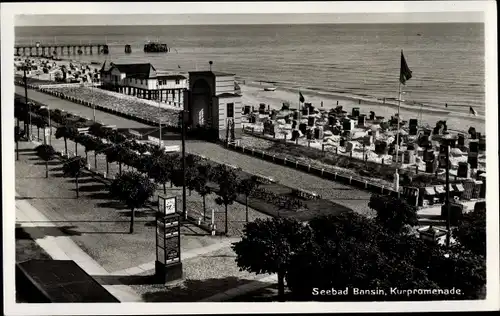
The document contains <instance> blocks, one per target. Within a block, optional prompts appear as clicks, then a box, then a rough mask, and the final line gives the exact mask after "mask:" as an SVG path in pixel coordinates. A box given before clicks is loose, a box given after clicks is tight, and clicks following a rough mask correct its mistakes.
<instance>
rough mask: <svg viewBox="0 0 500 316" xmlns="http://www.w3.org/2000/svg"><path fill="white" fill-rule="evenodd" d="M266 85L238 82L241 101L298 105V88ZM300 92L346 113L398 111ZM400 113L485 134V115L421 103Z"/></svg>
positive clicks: (404, 107)
mask: <svg viewBox="0 0 500 316" xmlns="http://www.w3.org/2000/svg"><path fill="white" fill-rule="evenodd" d="M266 86H269V84H268V85H265V84H262V85H260V84H259V83H258V82H246V83H245V84H240V87H241V90H242V93H243V100H242V101H243V104H244V105H250V106H254V107H255V108H256V109H257V108H258V106H259V104H260V103H265V104H267V105H269V106H270V108H271V109H281V106H282V104H283V102H289V103H290V106H291V108H292V109H294V108H295V109H297V108H298V106H299V94H298V91H295V92H294V91H289V90H287V89H285V88H281V87H278V88H277V89H276V90H275V91H264V87H266ZM301 92H302V94H303V95H304V98H305V102H310V103H312V104H313V106H315V107H316V108H321V102H323V108H324V109H325V110H329V109H331V108H335V107H336V106H337V101H338V105H341V106H343V108H344V110H345V111H347V112H348V113H350V112H351V110H352V108H353V107H359V108H360V112H361V113H362V114H369V113H370V111H374V112H375V114H376V115H377V116H384V117H386V118H390V117H391V116H393V115H394V114H396V113H397V111H398V107H397V104H392V103H387V102H386V104H384V103H382V102H373V101H366V100H362V101H361V104H359V100H357V99H352V98H346V97H340V96H333V95H328V94H322V93H319V92H310V91H307V92H306V91H301ZM393 102H394V101H393ZM400 115H401V118H402V119H404V120H409V119H410V118H417V119H419V118H420V115H421V117H422V121H423V124H424V125H430V126H432V127H433V126H435V124H436V122H437V121H438V120H446V121H447V125H448V128H449V129H452V130H457V131H467V130H468V129H469V127H470V126H473V127H475V128H476V130H477V131H478V132H482V133H484V131H485V124H486V122H485V118H484V116H481V115H478V116H473V115H468V114H464V113H458V112H450V111H446V110H439V109H435V108H427V107H423V108H422V110H421V109H420V106H417V105H414V106H412V105H406V104H405V105H403V104H402V105H401V108H400Z"/></svg>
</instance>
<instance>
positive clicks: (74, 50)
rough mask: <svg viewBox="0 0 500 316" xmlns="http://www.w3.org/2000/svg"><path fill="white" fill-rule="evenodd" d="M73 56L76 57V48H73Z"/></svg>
mask: <svg viewBox="0 0 500 316" xmlns="http://www.w3.org/2000/svg"><path fill="white" fill-rule="evenodd" d="M73 55H76V46H73Z"/></svg>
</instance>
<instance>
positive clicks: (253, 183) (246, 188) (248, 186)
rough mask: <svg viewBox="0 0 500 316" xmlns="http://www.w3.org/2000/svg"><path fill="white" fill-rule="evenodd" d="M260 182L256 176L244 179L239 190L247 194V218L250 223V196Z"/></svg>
mask: <svg viewBox="0 0 500 316" xmlns="http://www.w3.org/2000/svg"><path fill="white" fill-rule="evenodd" d="M258 186H259V182H258V181H257V177H256V176H251V177H250V178H247V179H243V180H241V182H240V183H239V186H238V192H239V193H241V194H244V195H245V219H246V222H247V223H248V197H249V196H250V195H251V194H252V193H253V192H254V191H255V189H257V188H258Z"/></svg>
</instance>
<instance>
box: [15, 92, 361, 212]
mask: <svg viewBox="0 0 500 316" xmlns="http://www.w3.org/2000/svg"><path fill="white" fill-rule="evenodd" d="M15 88H16V93H19V94H22V95H24V92H23V88H22V87H18V86H16V87H15ZM28 98H31V99H34V100H36V101H39V102H42V103H45V104H49V105H50V107H51V108H59V109H64V110H66V111H70V112H72V113H74V114H77V115H81V116H83V117H89V118H90V117H92V109H91V108H87V107H85V106H83V105H79V104H76V103H73V102H69V101H67V100H62V99H59V98H56V97H53V96H51V95H47V94H44V93H40V92H37V91H35V90H28ZM96 117H97V119H98V121H101V122H102V123H104V124H109V125H115V126H116V127H117V128H141V127H148V126H147V125H144V124H141V123H138V122H135V121H132V120H128V119H125V118H121V117H118V116H115V115H112V114H108V113H106V112H102V111H98V110H96ZM166 143H167V145H170V144H172V145H179V144H180V141H177V140H169V141H166ZM186 152H188V153H194V154H198V155H203V156H205V157H207V158H209V159H210V160H213V161H215V162H219V163H227V164H231V165H234V166H238V167H240V168H241V169H243V170H244V171H247V172H252V173H260V174H264V175H269V176H271V177H273V178H274V179H275V180H276V181H278V182H279V183H282V184H285V185H288V186H292V187H300V188H302V189H306V190H309V191H314V192H317V193H318V194H320V195H321V196H322V197H323V198H325V199H327V200H330V201H332V202H335V203H338V204H340V205H343V206H345V207H348V208H350V209H352V210H354V211H356V212H359V213H362V214H369V213H371V211H370V209H369V208H368V201H369V199H370V196H371V193H370V192H368V191H363V190H359V189H357V188H355V187H352V186H348V185H344V184H340V183H337V182H334V181H329V180H326V179H322V178H320V177H317V176H314V175H311V174H308V173H305V172H301V171H298V170H295V169H291V168H288V167H284V166H279V165H276V164H273V163H271V162H267V161H263V160H260V159H258V158H254V157H251V156H247V155H245V154H242V153H238V152H234V151H232V150H228V149H225V148H223V147H221V146H220V145H217V144H213V143H208V142H203V141H196V140H188V141H186Z"/></svg>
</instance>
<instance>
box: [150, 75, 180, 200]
mask: <svg viewBox="0 0 500 316" xmlns="http://www.w3.org/2000/svg"><path fill="white" fill-rule="evenodd" d="M156 80H157V81H156V91H157V92H159V91H160V82H159V81H158V79H156ZM157 101H158V125H159V128H160V137H159V144H158V145H159V146H160V148H162V141H161V105H160V98H158V97H157ZM183 117H184V116H183ZM183 205H184V204H183Z"/></svg>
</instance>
